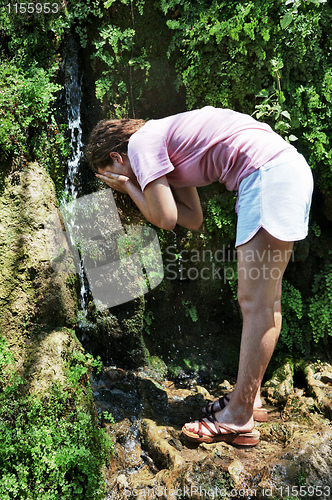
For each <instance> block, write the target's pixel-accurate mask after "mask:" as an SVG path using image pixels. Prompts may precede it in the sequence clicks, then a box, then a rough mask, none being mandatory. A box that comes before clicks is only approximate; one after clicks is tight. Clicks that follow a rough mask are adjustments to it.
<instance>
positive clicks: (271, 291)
mask: <svg viewBox="0 0 332 500" xmlns="http://www.w3.org/2000/svg"><path fill="white" fill-rule="evenodd" d="M292 248H293V243H290V242H284V241H280V240H277V239H276V238H274V237H273V236H271V235H270V234H269V233H267V232H266V231H265V230H264V229H260V230H259V231H258V233H257V234H256V235H255V236H254V238H252V239H251V240H250V241H249V242H248V243H246V244H245V245H242V246H240V247H239V248H238V281H239V283H238V285H239V286H238V300H239V304H240V307H241V311H242V316H243V328H242V338H241V348H240V360H239V369H238V377H237V382H236V386H235V389H234V391H233V393H232V398H231V400H230V402H229V403H228V404H227V406H226V408H225V409H224V410H222V411H220V412H216V414H215V415H216V418H217V420H218V421H219V422H223V423H225V424H227V425H228V426H230V427H231V428H233V429H235V430H241V431H248V432H249V431H251V430H252V428H253V426H254V422H253V418H252V412H253V406H254V403H255V398H256V397H257V394H258V391H259V388H260V385H261V382H262V379H263V376H264V373H265V370H266V368H267V365H268V363H269V361H270V359H271V356H272V354H273V351H274V348H275V345H276V343H277V340H278V337H279V333H280V327H281V306H280V299H281V281H282V276H283V274H284V271H285V269H286V266H287V263H288V261H289V259H290V256H291V252H292ZM205 421H206V422H207V423H208V424H209V422H208V421H207V420H205ZM211 428H213V425H212V424H211ZM186 429H187V430H188V431H191V432H198V424H197V423H195V422H191V423H189V424H186ZM204 432H205V431H204ZM225 432H226V431H225ZM206 434H207V435H208V430H206Z"/></svg>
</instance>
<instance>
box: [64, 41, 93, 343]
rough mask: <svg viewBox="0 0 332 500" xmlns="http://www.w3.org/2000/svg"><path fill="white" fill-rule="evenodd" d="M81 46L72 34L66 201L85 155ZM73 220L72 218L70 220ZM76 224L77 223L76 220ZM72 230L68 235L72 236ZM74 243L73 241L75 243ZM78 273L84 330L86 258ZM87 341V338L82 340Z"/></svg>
mask: <svg viewBox="0 0 332 500" xmlns="http://www.w3.org/2000/svg"><path fill="white" fill-rule="evenodd" d="M78 51H79V47H78V44H77V42H76V41H75V40H74V38H73V37H71V38H70V39H69V40H68V46H67V51H66V54H65V58H64V62H63V71H64V79H65V81H64V88H65V98H66V107H67V116H68V128H69V132H70V146H71V157H70V159H69V160H68V163H67V175H66V178H65V187H64V200H63V203H66V202H70V201H73V200H76V198H77V196H78V191H79V187H80V173H79V167H80V160H81V157H82V154H83V142H82V122H81V104H82V94H83V93H82V74H81V71H80V64H79V57H78ZM67 222H69V223H70V218H69V220H68V221H67ZM72 224H73V222H72ZM70 233H71V232H70V231H69V234H68V235H67V236H68V237H69V238H71V234H70ZM71 243H73V242H71ZM78 268H79V269H78V271H79V272H78V274H79V279H80V292H79V317H78V327H79V329H83V326H84V325H86V316H87V310H86V306H87V293H88V290H87V287H86V284H85V274H84V266H83V261H81V262H80V263H78ZM82 340H84V339H82Z"/></svg>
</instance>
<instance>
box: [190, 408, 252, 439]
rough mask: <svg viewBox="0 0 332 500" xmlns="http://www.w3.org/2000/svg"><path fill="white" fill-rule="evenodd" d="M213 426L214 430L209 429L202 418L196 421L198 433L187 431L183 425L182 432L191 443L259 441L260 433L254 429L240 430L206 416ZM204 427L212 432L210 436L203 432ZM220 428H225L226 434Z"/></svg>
mask: <svg viewBox="0 0 332 500" xmlns="http://www.w3.org/2000/svg"><path fill="white" fill-rule="evenodd" d="M206 418H207V419H208V420H209V421H210V422H211V423H212V424H213V425H214V427H215V431H214V430H213V429H211V427H210V426H208V425H207V423H206V422H204V421H203V420H199V422H198V433H196V432H191V431H188V430H187V429H186V428H185V426H183V427H182V432H183V434H184V435H185V437H186V439H187V440H188V441H191V442H193V443H218V442H220V441H223V442H224V443H229V444H234V445H237V446H256V445H257V444H258V443H259V438H260V434H259V432H258V431H257V430H256V429H253V430H252V431H251V432H240V431H235V430H234V429H231V428H230V427H228V425H226V424H220V423H219V422H217V420H216V419H215V418H214V417H213V416H212V417H210V416H209V415H208V416H207V417H206ZM204 427H205V428H206V429H208V430H209V432H212V433H213V434H212V436H206V435H204V433H203V430H204ZM220 429H223V430H226V431H227V434H224V433H223V432H221V431H220Z"/></svg>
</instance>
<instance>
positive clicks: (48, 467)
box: [0, 332, 112, 500]
mask: <svg viewBox="0 0 332 500" xmlns="http://www.w3.org/2000/svg"><path fill="white" fill-rule="evenodd" d="M66 333H68V332H66ZM93 364H94V363H93V360H92V359H91V357H90V358H89V357H86V356H85V355H84V354H83V352H82V351H81V349H80V347H79V345H78V344H76V349H73V350H72V351H71V353H67V360H66V363H65V379H64V382H63V383H60V382H59V381H58V382H53V383H52V384H51V385H50V386H49V388H48V391H47V392H46V393H44V394H43V395H39V396H37V395H31V394H30V395H27V394H25V391H24V390H23V389H24V385H25V382H23V379H22V378H21V377H19V375H18V374H17V371H16V368H15V364H14V358H13V355H12V353H11V352H10V350H9V348H8V345H7V343H6V342H5V341H4V340H3V339H0V381H1V385H2V391H1V395H0V432H1V444H0V478H1V481H0V495H1V499H3V500H11V499H13V498H20V499H22V500H39V499H40V500H41V499H46V498H47V499H49V500H60V498H61V499H62V500H65V499H68V500H69V499H70V500H71V499H72V498H86V499H89V500H97V499H101V498H103V496H104V494H105V491H104V480H103V467H104V465H105V463H107V461H108V458H109V454H110V452H111V450H112V445H111V442H110V440H109V438H108V436H107V435H106V434H105V432H104V430H101V429H99V428H98V426H97V421H96V418H95V415H94V410H93V398H92V394H91V390H90V388H89V385H88V375H89V372H90V371H91V369H92V367H93Z"/></svg>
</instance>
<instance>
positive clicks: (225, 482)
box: [96, 365, 332, 500]
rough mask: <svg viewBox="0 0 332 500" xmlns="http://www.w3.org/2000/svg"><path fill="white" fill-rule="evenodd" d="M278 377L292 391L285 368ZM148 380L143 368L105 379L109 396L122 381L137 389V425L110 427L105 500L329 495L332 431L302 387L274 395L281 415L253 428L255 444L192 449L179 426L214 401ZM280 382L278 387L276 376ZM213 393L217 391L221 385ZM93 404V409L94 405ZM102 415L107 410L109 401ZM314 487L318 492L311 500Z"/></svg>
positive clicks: (323, 387) (323, 388)
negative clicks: (110, 452) (258, 437)
mask: <svg viewBox="0 0 332 500" xmlns="http://www.w3.org/2000/svg"><path fill="white" fill-rule="evenodd" d="M309 368H310V370H311V372H310V370H309V372H310V373H311V375H312V379H313V380H314V381H316V382H317V387H316V386H314V387H316V389H317V388H318V389H319V390H320V391H321V392H322V393H323V394H325V391H327V390H328V388H329V387H330V386H329V384H324V383H323V382H322V381H321V380H318V379H317V378H315V377H314V375H315V373H317V367H316V368H315V370H313V367H310V365H309ZM325 368H326V369H327V367H325ZM284 373H285V376H287V387H293V386H294V384H293V380H291V379H290V377H289V375H290V370H284ZM306 373H307V371H306ZM320 373H323V370H322V371H321V372H320ZM148 375H151V373H150V372H145V371H144V370H143V371H140V372H136V373H135V372H132V373H127V375H126V377H124V378H123V379H122V380H118V381H114V380H112V382H111V390H112V391H115V390H118V387H120V386H121V384H123V382H124V380H126V381H127V382H128V381H129V380H130V381H131V384H133V386H134V387H135V391H134V389H133V388H132V391H131V393H132V394H133V392H135V394H136V396H135V397H137V399H138V400H140V401H141V403H142V404H141V407H140V412H139V417H138V421H137V420H133V419H132V418H131V416H130V415H129V414H128V415H127V417H126V418H123V419H122V420H121V421H119V422H117V424H115V425H114V424H113V425H111V426H110V432H112V433H113V434H112V435H113V436H114V439H115V443H116V446H115V455H114V456H113V457H112V466H111V468H110V470H109V471H108V476H107V481H108V483H107V484H108V496H107V497H106V499H107V500H120V499H121V500H123V499H124V498H128V499H131V500H134V499H137V498H151V499H156V498H158V499H159V498H160V499H164V500H166V499H167V500H168V499H169V498H181V499H183V500H189V499H190V500H192V499H196V500H202V499H203V498H215V499H217V498H219V499H221V498H235V499H240V498H243V497H246V498H249V497H250V498H256V499H258V500H263V499H266V498H274V499H275V500H276V499H281V498H286V497H291V496H292V495H293V496H299V495H296V494H295V493H296V491H297V490H298V491H300V490H299V488H300V487H301V486H302V490H301V491H302V493H303V491H306V492H308V495H309V496H310V497H311V498H320V499H325V500H327V499H328V498H330V497H329V495H330V493H329V492H328V489H327V485H329V484H332V445H331V442H332V427H331V424H330V421H329V420H328V419H325V418H323V417H322V416H321V415H320V414H319V413H317V411H315V410H316V409H317V407H316V401H315V399H314V397H313V396H310V395H308V394H306V392H305V391H304V390H303V389H301V390H300V389H294V390H293V391H292V392H290V393H289V394H288V396H287V398H285V391H280V393H279V394H280V399H281V401H279V400H277V404H278V405H280V406H283V411H282V412H273V411H271V413H269V421H268V422H264V423H256V424H255V426H256V428H257V429H258V430H259V432H260V435H261V440H260V443H259V444H258V445H257V446H256V447H254V448H250V449H248V448H239V447H233V446H231V445H229V444H227V443H222V442H220V443H214V444H204V443H202V444H199V445H197V444H193V443H189V442H187V441H186V440H185V438H184V436H183V435H182V433H181V427H182V425H183V423H185V422H186V421H188V420H190V418H188V417H190V415H191V413H196V415H199V414H200V412H201V409H202V407H203V406H204V404H202V403H203V399H204V398H206V399H207V400H210V399H211V400H212V399H213V397H212V395H211V394H210V392H209V391H208V390H207V389H205V388H204V387H203V388H201V387H200V386H194V387H193V388H192V389H188V388H183V387H179V386H177V385H176V384H175V383H174V382H172V381H163V382H162V383H161V384H160V383H159V382H156V381H153V379H152V378H150V377H148ZM105 377H106V376H105ZM105 380H106V378H105ZM310 380H311V379H310ZM274 382H276V379H275V380H274ZM279 382H280V383H279V385H280V384H283V381H282V380H281V377H280V374H279ZM221 385H222V384H221ZM224 385H225V386H226V384H224ZM227 386H228V385H227ZM284 386H285V384H284ZM228 387H229V388H232V386H231V385H229V386H228ZM270 387H271V386H270ZM276 387H278V386H277V385H276V384H275V385H274V388H276ZM202 389H203V390H202ZM217 389H218V391H219V392H220V391H221V387H218V388H217ZM206 399H204V401H206ZM274 400H275V395H274ZM109 403H111V400H110V401H109ZM123 403H124V404H126V400H124V401H123ZM102 404H103V405H104V404H105V401H102ZM113 404H114V401H113ZM96 405H97V408H98V405H99V402H98V400H96ZM108 411H112V407H111V404H109V406H108ZM270 415H272V418H270ZM179 416H181V418H182V421H181V422H180V420H181V419H180V418H179ZM133 441H135V444H134V442H133ZM119 478H120V479H119ZM312 485H315V488H318V490H317V492H316V493H317V495H316V496H315V493H314V490H313V489H312ZM292 488H293V490H292ZM310 488H311V489H310ZM172 495H173V496H172ZM302 496H303V494H302ZM106 499H105V500H106Z"/></svg>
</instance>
